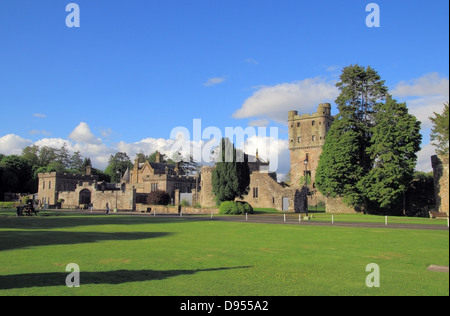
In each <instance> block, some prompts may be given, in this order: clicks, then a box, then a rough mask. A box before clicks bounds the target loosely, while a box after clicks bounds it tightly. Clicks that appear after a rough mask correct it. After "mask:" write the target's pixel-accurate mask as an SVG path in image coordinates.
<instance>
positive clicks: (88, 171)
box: [86, 165, 92, 176]
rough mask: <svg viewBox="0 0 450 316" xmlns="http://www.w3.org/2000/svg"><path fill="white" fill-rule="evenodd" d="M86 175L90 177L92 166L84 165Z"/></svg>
mask: <svg viewBox="0 0 450 316" xmlns="http://www.w3.org/2000/svg"><path fill="white" fill-rule="evenodd" d="M86 175H87V176H91V175H92V166H91V165H86Z"/></svg>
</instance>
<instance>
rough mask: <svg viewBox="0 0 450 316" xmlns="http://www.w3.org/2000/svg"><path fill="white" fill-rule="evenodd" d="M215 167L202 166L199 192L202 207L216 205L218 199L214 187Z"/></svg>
mask: <svg viewBox="0 0 450 316" xmlns="http://www.w3.org/2000/svg"><path fill="white" fill-rule="evenodd" d="M213 170H214V167H202V178H201V191H200V192H199V198H200V205H201V206H202V207H215V206H216V199H215V197H214V193H213V187H212V172H213Z"/></svg>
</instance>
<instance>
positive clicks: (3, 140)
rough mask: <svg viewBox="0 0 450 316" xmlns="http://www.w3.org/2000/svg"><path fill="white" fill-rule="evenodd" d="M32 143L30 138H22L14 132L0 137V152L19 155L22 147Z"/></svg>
mask: <svg viewBox="0 0 450 316" xmlns="http://www.w3.org/2000/svg"><path fill="white" fill-rule="evenodd" d="M31 144H32V142H31V140H29V139H24V138H22V137H20V136H17V135H14V134H8V135H5V136H3V137H0V154H4V155H20V154H21V153H22V149H24V148H25V147H27V146H30V145H31Z"/></svg>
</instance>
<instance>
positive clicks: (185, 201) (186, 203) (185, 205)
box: [181, 200, 191, 207]
mask: <svg viewBox="0 0 450 316" xmlns="http://www.w3.org/2000/svg"><path fill="white" fill-rule="evenodd" d="M181 206H183V207H188V206H191V203H189V201H188V200H183V201H181Z"/></svg>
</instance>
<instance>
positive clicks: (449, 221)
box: [447, 217, 450, 227]
mask: <svg viewBox="0 0 450 316" xmlns="http://www.w3.org/2000/svg"><path fill="white" fill-rule="evenodd" d="M449 224H450V220H449V218H448V217H447V227H449Z"/></svg>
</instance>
